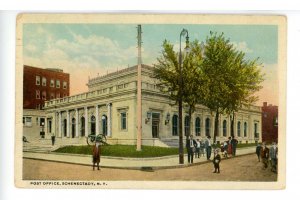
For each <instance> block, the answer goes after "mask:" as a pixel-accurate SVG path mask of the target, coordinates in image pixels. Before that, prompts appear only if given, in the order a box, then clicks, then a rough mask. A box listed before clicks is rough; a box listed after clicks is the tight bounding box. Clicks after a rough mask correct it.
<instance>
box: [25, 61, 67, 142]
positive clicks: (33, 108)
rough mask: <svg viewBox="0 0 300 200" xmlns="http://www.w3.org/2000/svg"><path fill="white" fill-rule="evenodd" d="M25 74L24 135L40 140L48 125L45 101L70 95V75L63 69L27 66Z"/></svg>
mask: <svg viewBox="0 0 300 200" xmlns="http://www.w3.org/2000/svg"><path fill="white" fill-rule="evenodd" d="M23 72H24V73H23V135H24V136H25V137H28V138H39V137H40V132H42V131H45V130H43V129H44V128H45V126H46V123H47V121H46V120H45V117H46V115H45V111H44V105H45V101H46V100H52V99H56V98H63V97H67V96H69V95H70V75H69V74H68V73H64V72H63V70H61V69H54V68H53V69H52V68H51V69H42V68H37V67H32V66H27V65H24V69H23ZM45 132H46V131H45Z"/></svg>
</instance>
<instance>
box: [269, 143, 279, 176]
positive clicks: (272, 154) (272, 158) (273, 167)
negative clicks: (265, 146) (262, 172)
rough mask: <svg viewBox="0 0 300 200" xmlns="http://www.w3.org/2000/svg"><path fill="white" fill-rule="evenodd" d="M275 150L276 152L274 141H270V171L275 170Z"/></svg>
mask: <svg viewBox="0 0 300 200" xmlns="http://www.w3.org/2000/svg"><path fill="white" fill-rule="evenodd" d="M277 152H278V148H277V145H276V142H273V143H272V146H271V147H270V158H271V164H272V167H271V171H272V172H275V173H276V172H277Z"/></svg>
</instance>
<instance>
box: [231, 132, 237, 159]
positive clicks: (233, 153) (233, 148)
mask: <svg viewBox="0 0 300 200" xmlns="http://www.w3.org/2000/svg"><path fill="white" fill-rule="evenodd" d="M238 143H239V142H238V141H237V140H236V139H235V138H234V136H232V140H231V146H232V156H235V155H236V147H237V145H238Z"/></svg>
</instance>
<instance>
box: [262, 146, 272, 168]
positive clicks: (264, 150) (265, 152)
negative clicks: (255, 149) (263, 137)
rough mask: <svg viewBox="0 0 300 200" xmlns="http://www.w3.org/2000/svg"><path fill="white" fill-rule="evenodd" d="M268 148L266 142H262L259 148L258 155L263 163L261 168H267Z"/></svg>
mask: <svg viewBox="0 0 300 200" xmlns="http://www.w3.org/2000/svg"><path fill="white" fill-rule="evenodd" d="M269 155H270V150H269V148H268V147H267V146H266V143H264V142H263V143H262V148H261V150H260V157H261V160H262V163H263V169H266V168H268V160H269Z"/></svg>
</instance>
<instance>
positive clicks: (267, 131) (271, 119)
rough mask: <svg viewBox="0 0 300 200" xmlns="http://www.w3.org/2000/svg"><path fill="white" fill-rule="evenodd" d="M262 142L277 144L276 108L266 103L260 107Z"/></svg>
mask: <svg viewBox="0 0 300 200" xmlns="http://www.w3.org/2000/svg"><path fill="white" fill-rule="evenodd" d="M262 141H265V142H268V143H269V142H278V106H274V105H272V104H269V105H268V103H267V102H264V103H263V106H262Z"/></svg>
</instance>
